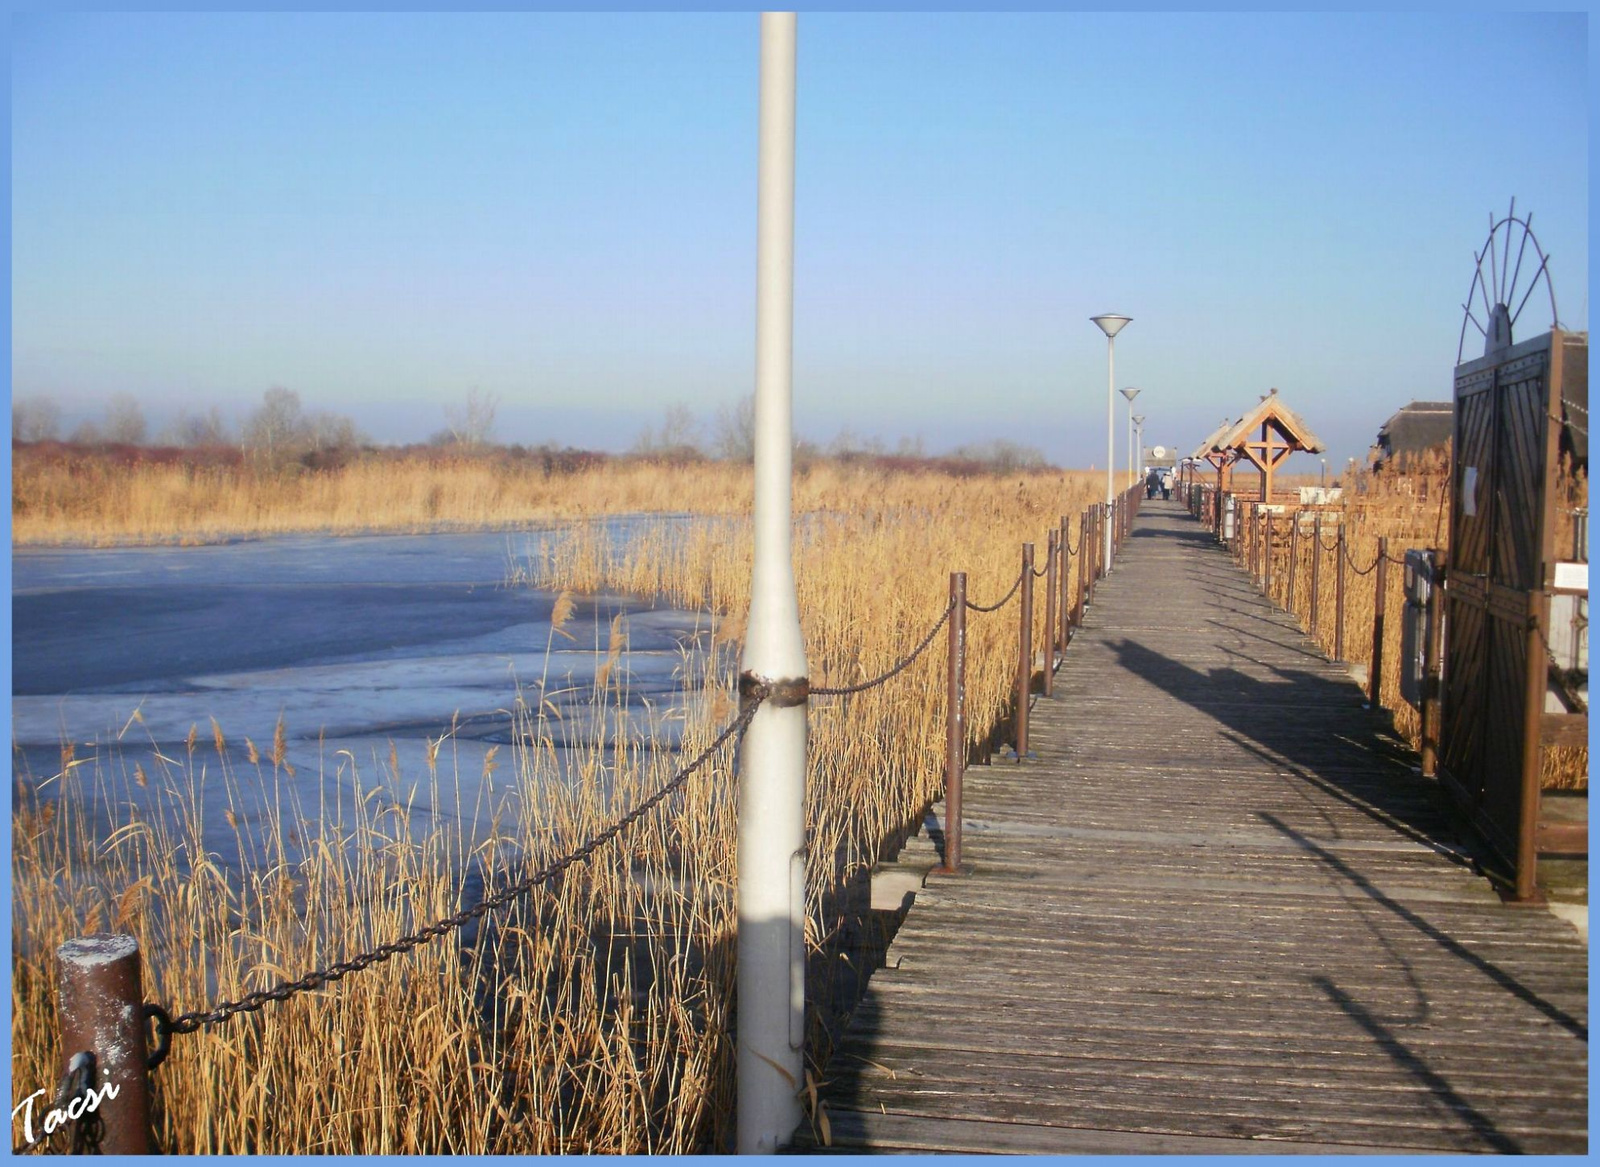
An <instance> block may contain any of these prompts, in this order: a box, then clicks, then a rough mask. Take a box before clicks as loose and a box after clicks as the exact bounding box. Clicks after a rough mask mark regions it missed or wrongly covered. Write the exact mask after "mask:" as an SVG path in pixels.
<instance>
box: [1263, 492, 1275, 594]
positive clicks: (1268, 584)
mask: <svg viewBox="0 0 1600 1167" xmlns="http://www.w3.org/2000/svg"><path fill="white" fill-rule="evenodd" d="M1262 509H1263V518H1264V523H1265V531H1264V532H1263V534H1262V537H1261V539H1262V542H1261V590H1262V591H1263V592H1265V593H1266V594H1267V599H1268V600H1271V599H1272V511H1271V510H1268V509H1266V508H1262Z"/></svg>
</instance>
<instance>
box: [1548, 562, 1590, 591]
mask: <svg viewBox="0 0 1600 1167" xmlns="http://www.w3.org/2000/svg"><path fill="white" fill-rule="evenodd" d="M1556 587H1558V588H1560V589H1561V590H1562V591H1564V592H1586V591H1588V590H1589V565H1588V564H1587V563H1558V564H1556Z"/></svg>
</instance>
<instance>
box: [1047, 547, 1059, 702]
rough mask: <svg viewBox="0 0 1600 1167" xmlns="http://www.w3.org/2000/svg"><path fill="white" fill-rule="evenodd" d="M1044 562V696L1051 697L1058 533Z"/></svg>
mask: <svg viewBox="0 0 1600 1167" xmlns="http://www.w3.org/2000/svg"><path fill="white" fill-rule="evenodd" d="M1044 554H1045V562H1044V695H1045V696H1046V697H1048V696H1050V694H1051V690H1052V689H1053V688H1054V687H1055V686H1054V685H1053V684H1052V682H1053V681H1054V679H1055V675H1056V608H1057V607H1058V606H1059V605H1058V604H1057V600H1056V533H1055V532H1054V531H1051V532H1050V535H1049V538H1048V539H1047V540H1046V541H1045V553H1044Z"/></svg>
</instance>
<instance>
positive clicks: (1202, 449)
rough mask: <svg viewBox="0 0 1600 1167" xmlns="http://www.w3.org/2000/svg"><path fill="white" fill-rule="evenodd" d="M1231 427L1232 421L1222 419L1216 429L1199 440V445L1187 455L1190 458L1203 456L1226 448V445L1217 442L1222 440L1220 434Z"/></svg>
mask: <svg viewBox="0 0 1600 1167" xmlns="http://www.w3.org/2000/svg"><path fill="white" fill-rule="evenodd" d="M1232 428H1233V422H1231V421H1224V422H1223V423H1222V424H1221V425H1219V426H1218V427H1217V428H1216V429H1214V430H1212V431H1211V433H1210V435H1208V436H1207V438H1206V440H1205V441H1203V442H1201V443H1200V445H1199V447H1198V448H1197V449H1196V450H1195V452H1194V453H1192V454H1190V455H1189V457H1191V458H1204V457H1205V456H1206V455H1207V454H1210V453H1213V452H1215V451H1218V450H1226V449H1228V447H1227V446H1224V445H1220V444H1219V443H1220V442H1221V441H1222V436H1223V435H1224V434H1226V433H1227V432H1228V431H1229V430H1231V429H1232Z"/></svg>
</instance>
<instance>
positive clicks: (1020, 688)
mask: <svg viewBox="0 0 1600 1167" xmlns="http://www.w3.org/2000/svg"><path fill="white" fill-rule="evenodd" d="M1017 629H1018V633H1017V640H1018V647H1017V718H1016V747H1017V761H1018V762H1020V761H1022V759H1023V758H1025V757H1027V756H1028V690H1030V689H1031V688H1033V544H1032V543H1024V544H1023V545H1022V611H1021V613H1020V614H1019V615H1018V618H1017Z"/></svg>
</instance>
